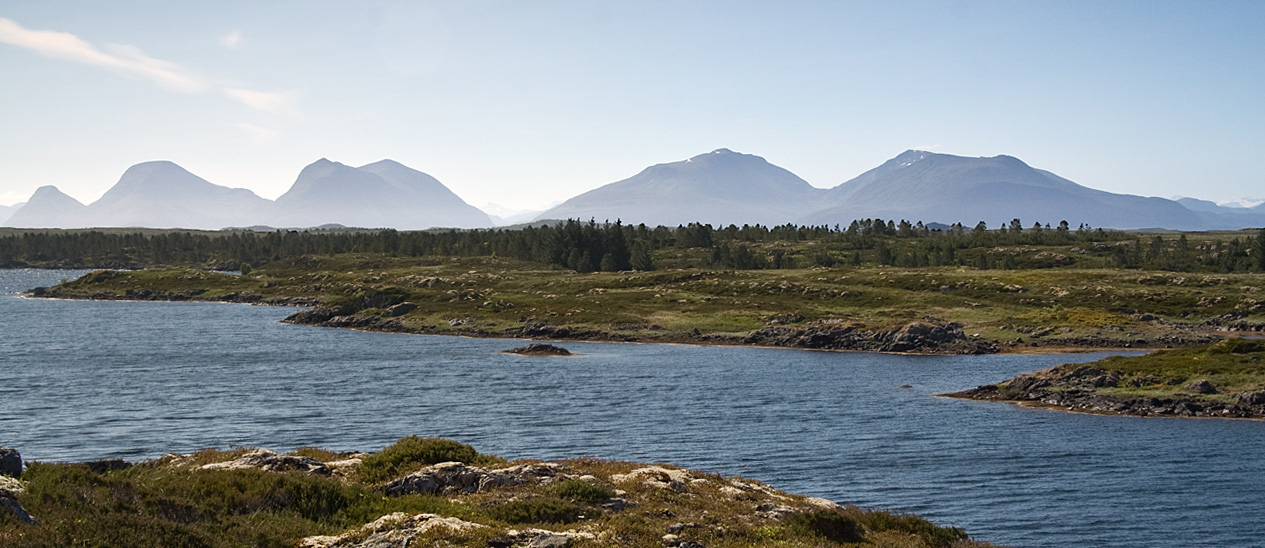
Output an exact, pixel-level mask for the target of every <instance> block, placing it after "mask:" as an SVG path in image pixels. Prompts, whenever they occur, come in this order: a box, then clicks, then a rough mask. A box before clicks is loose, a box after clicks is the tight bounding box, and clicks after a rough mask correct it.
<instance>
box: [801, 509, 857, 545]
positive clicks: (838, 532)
mask: <svg viewBox="0 0 1265 548" xmlns="http://www.w3.org/2000/svg"><path fill="white" fill-rule="evenodd" d="M784 521H785V523H786V527H787V528H788V529H790V530H791V531H795V532H797V533H800V534H812V535H816V536H819V537H822V538H824V539H826V540H829V541H832V542H863V541H864V540H865V528H864V527H862V526H861V524H860V523H857V521H856V520H855V519H852V518H850V517H848V516H845V515H843V514H841V513H839V512H836V511H833V510H816V511H812V512H799V513H795V514H789V515H787V516H786V519H785V520H784Z"/></svg>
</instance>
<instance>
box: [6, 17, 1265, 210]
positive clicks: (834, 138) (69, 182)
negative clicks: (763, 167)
mask: <svg viewBox="0 0 1265 548" xmlns="http://www.w3.org/2000/svg"><path fill="white" fill-rule="evenodd" d="M1261 29H1265V2H1262V1H1256V0H1251V1H1239V2H1235V1H1217V0H1200V1H1194V0H1191V1H1184V2H1168V1H1163V0H1146V1H1135V2H1121V1H1103V0H1095V1H1088V2H1081V1H1075V0H1056V1H1043V0H1010V1H1001V2H992V1H952V0H945V1H935V2H909V1H906V2H902V1H885V2H843V1H820V2H809V1H798V0H788V1H786V2H746V1H740V0H726V1H703V0H699V1H691V0H685V1H681V0H675V1H656V0H638V1H635V2H633V1H620V2H606V1H602V0H577V1H569V0H539V1H535V0H507V1H484V0H460V1H451V2H447V1H444V2H423V1H408V2H391V1H373V0H364V1H358V2H322V1H275V2H269V1H260V0H250V1H234V0H227V1H219V2H196V3H192V2H170V1H129V0H116V1H111V2H99V1H86V0H85V1H72V0H56V1H48V2H26V1H20V0H0V75H2V79H0V82H2V83H0V205H8V204H12V203H15V202H19V201H23V200H25V199H26V198H27V197H29V196H30V194H31V193H32V192H34V190H35V189H36V188H37V187H39V186H42V185H56V186H57V187H58V188H60V189H61V190H62V191H63V192H66V193H67V194H70V195H71V196H73V197H75V198H77V199H79V200H80V201H82V202H85V203H88V202H91V201H93V200H95V199H97V198H98V197H100V195H101V194H103V193H104V192H105V191H106V190H108V189H109V187H110V186H112V185H113V184H114V183H115V182H117V180H118V178H119V176H120V175H122V174H123V172H124V171H125V170H126V169H127V168H128V167H129V166H131V165H134V164H137V163H140V162H145V161H150V160H171V161H173V162H176V163H177V164H180V165H181V166H183V167H184V168H186V169H188V170H189V171H191V172H193V173H195V174H197V175H199V176H201V177H203V178H205V179H207V180H209V181H211V182H213V183H216V184H220V185H225V186H231V187H243V188H249V189H251V190H253V191H254V192H255V193H257V194H259V195H260V196H263V197H265V198H270V199H271V198H276V197H277V196H279V195H280V194H282V193H284V192H285V191H286V190H287V189H288V188H289V187H290V185H291V184H293V182H294V179H295V177H296V176H297V175H298V173H299V171H300V170H301V169H302V168H303V167H304V166H306V165H307V164H310V163H312V162H314V161H316V160H317V159H319V158H322V157H324V158H329V159H330V160H334V161H338V162H342V163H345V164H349V165H356V166H358V165H364V164H368V163H371V162H374V161H377V160H380V159H383V158H391V159H394V160H397V161H399V162H401V163H403V164H405V165H408V166H410V167H413V168H415V169H418V170H421V171H424V172H427V173H429V174H431V175H433V176H435V177H436V178H438V179H439V180H440V181H442V182H443V183H444V184H446V185H447V186H448V187H449V188H451V189H452V190H453V191H454V192H456V193H457V194H458V195H460V196H461V197H462V198H463V199H465V200H466V201H467V202H469V203H471V204H472V205H475V206H480V207H482V206H484V205H486V204H488V203H495V204H498V205H501V206H503V207H507V208H510V209H541V208H544V207H545V206H547V205H548V204H550V203H553V202H557V201H561V200H564V199H566V198H569V197H571V196H574V195H576V194H579V193H581V192H584V191H587V190H591V189H593V188H596V187H598V186H601V185H603V184H606V183H610V182H614V181H617V180H621V179H624V178H627V177H630V176H632V175H634V174H636V173H637V172H639V171H641V170H642V169H643V168H645V167H647V166H649V165H653V164H658V163H666V162H672V161H677V160H682V159H685V158H688V157H691V156H694V155H697V154H702V153H705V152H708V151H711V150H713V149H717V148H722V147H724V148H730V149H733V150H735V151H738V152H744V153H748V154H756V155H759V156H762V157H764V158H765V159H767V160H768V161H769V162H771V163H773V164H776V165H779V166H781V167H783V168H786V169H788V170H790V171H792V172H794V173H796V174H797V175H799V176H801V177H803V178H804V179H805V180H807V181H808V182H809V183H811V184H813V185H814V186H818V187H823V188H828V187H833V186H836V185H838V184H840V183H843V182H844V181H847V180H848V179H851V178H853V177H855V176H857V175H859V174H861V173H862V172H864V171H866V170H868V169H871V168H873V167H875V166H878V165H879V164H881V163H882V162H884V161H886V160H887V159H889V158H891V157H893V156H896V155H897V154H899V153H901V152H902V151H904V150H907V149H922V150H930V151H934V152H941V153H948V154H957V155H963V156H996V155H999V154H1006V155H1010V156H1015V157H1018V158H1020V159H1022V160H1024V161H1025V162H1027V163H1028V164H1030V165H1032V166H1034V167H1038V168H1041V169H1046V170H1049V171H1052V172H1054V173H1056V174H1058V175H1060V176H1062V177H1065V178H1068V179H1071V180H1073V181H1076V182H1078V183H1080V184H1083V185H1086V186H1090V187H1093V188H1098V189H1102V190H1107V191H1110V192H1119V193H1130V194H1140V195H1146V196H1161V197H1173V196H1176V195H1182V196H1195V197H1200V198H1204V199H1211V200H1214V201H1227V200H1232V199H1238V198H1244V197H1250V198H1265V175H1262V171H1261V170H1260V169H1259V168H1258V167H1257V166H1256V165H1255V164H1256V162H1257V161H1259V160H1260V159H1261V158H1262V151H1263V150H1265V32H1262V30H1261Z"/></svg>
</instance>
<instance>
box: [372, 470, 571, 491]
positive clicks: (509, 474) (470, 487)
mask: <svg viewBox="0 0 1265 548" xmlns="http://www.w3.org/2000/svg"><path fill="white" fill-rule="evenodd" d="M570 477H571V475H570V470H569V469H568V468H567V467H566V466H563V465H560V464H554V463H537V464H520V465H517V466H510V467H508V468H498V469H495V470H489V469H485V468H480V467H477V466H470V465H467V464H463V463H460V462H443V463H439V464H435V465H431V466H427V467H426V468H423V469H421V470H418V471H417V472H414V473H412V474H409V475H407V476H404V477H402V478H400V479H397V480H394V481H391V482H390V483H387V484H386V485H383V486H382V490H383V491H385V492H386V494H388V495H392V496H399V495H408V494H414V493H417V494H423V495H435V494H445V493H478V492H481V491H486V490H488V489H494V488H502V487H512V486H518V485H548V484H550V483H553V482H556V481H561V480H565V479H569V478H570Z"/></svg>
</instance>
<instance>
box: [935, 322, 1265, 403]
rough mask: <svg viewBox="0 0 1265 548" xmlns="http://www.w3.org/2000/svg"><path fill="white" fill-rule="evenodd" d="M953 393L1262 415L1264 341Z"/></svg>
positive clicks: (1126, 359) (1051, 372) (1125, 359)
mask: <svg viewBox="0 0 1265 548" xmlns="http://www.w3.org/2000/svg"><path fill="white" fill-rule="evenodd" d="M951 395H952V396H956V397H966V398H972V399H984V400H1005V401H1020V402H1036V403H1039V404H1044V405H1047V406H1053V407H1066V408H1068V409H1071V410H1078V411H1088V412H1100V413H1119V414H1129V415H1144V416H1165V415H1173V416H1197V417H1227V418H1258V419H1259V418H1265V341H1261V340H1245V339H1226V340H1223V341H1220V342H1217V343H1215V344H1208V345H1199V346H1194V347H1190V348H1182V349H1176V350H1162V351H1157V352H1152V353H1150V354H1147V355H1143V356H1113V357H1109V358H1106V359H1102V360H1099V361H1096V362H1093V363H1089V364H1070V365H1060V366H1058V367H1054V368H1052V369H1048V370H1045V371H1038V372H1036V373H1030V374H1025V375H1021V376H1019V377H1016V378H1014V379H1010V380H1008V381H1006V382H1003V383H999V384H996V385H986V386H981V387H979V388H976V389H973V390H968V391H966V392H960V393H957V394H951Z"/></svg>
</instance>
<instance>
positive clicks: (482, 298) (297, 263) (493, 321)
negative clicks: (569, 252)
mask: <svg viewBox="0 0 1265 548" xmlns="http://www.w3.org/2000/svg"><path fill="white" fill-rule="evenodd" d="M1262 288H1265V274H1257V273H1239V274H1192V273H1174V272H1164V271H1139V270H1120V269H1106V268H1099V269H1070V268H1061V269H1033V270H977V269H974V268H971V267H961V266H944V267H921V268H898V267H888V266H861V267H846V266H836V267H833V268H825V267H812V268H796V269H779V270H715V269H697V268H685V269H676V270H667V271H663V270H659V271H649V272H642V271H625V272H593V273H584V274H581V273H577V272H574V271H571V270H565V269H559V268H556V267H551V266H547V265H541V264H539V263H531V262H524V261H518V260H512V259H502V258H493V257H463V258H435V257H424V258H406V257H394V256H388V255H381V254H343V255H334V256H328V255H312V256H304V257H299V258H294V259H282V260H278V261H273V262H270V263H268V264H267V265H265V266H260V267H256V268H254V269H253V270H252V271H251V272H250V273H249V274H246V275H241V276H235V275H230V274H220V273H214V272H208V271H204V270H197V269H190V268H162V269H153V270H145V271H130V272H129V271H98V272H94V273H92V274H89V275H87V276H84V277H83V278H81V279H79V280H75V281H72V282H69V283H65V284H62V285H59V286H57V287H54V288H50V289H46V290H44V289H41V290H38V291H36V292H35V295H36V296H49V297H66V298H96V299H174V300H209V301H216V300H224V301H234V302H253V303H272V304H295V305H309V306H318V307H319V308H318V310H317V311H315V312H316V313H315V314H312V315H307V316H299V317H296V321H301V322H303V323H312V324H320V325H332V326H344V327H356V328H362V329H381V330H392V331H405V332H419V333H436V334H462V335H478V336H525V337H539V338H557V339H567V338H584V339H600V340H636V341H663V342H669V341H690V342H712V343H727V344H744V343H745V344H785V345H788V346H811V344H800V343H799V342H798V341H802V340H804V338H803V337H800V338H798V339H796V338H794V335H795V334H796V333H800V334H802V333H804V332H808V331H811V330H835V332H841V331H843V330H845V327H846V330H848V331H849V332H850V333H852V334H858V333H860V334H868V335H866V336H868V337H870V338H871V339H881V338H882V337H885V336H887V337H889V338H890V334H891V333H894V332H895V331H897V330H900V329H902V328H903V327H904V326H907V325H908V324H910V322H916V321H920V320H922V319H924V318H927V317H934V318H938V319H941V320H944V321H948V322H956V323H957V324H959V326H960V329H961V331H962V334H963V336H965V337H968V338H971V340H980V341H985V342H991V343H995V344H996V345H997V346H998V347H999V348H1000V349H1002V350H1005V349H1008V348H1009V349H1023V348H1025V347H1030V346H1045V347H1060V346H1066V347H1163V346H1185V345H1189V344H1194V343H1197V342H1209V341H1211V340H1215V339H1217V338H1221V337H1222V336H1224V335H1225V334H1226V332H1227V331H1231V330H1254V329H1260V328H1261V327H1262V326H1265V290H1262ZM753 333H754V334H756V336H753ZM787 333H790V335H787ZM976 335H978V337H975V336H976ZM778 337H783V338H782V339H779V338H778ZM779 341H781V342H779ZM786 341H790V342H786ZM822 347H826V348H832V347H831V346H822ZM835 347H836V348H855V349H886V348H875V347H867V346H863V345H861V346H854V347H849V346H847V344H842V343H841V345H839V346H835ZM926 350H930V351H935V350H936V349H935V348H930V349H926Z"/></svg>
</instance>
